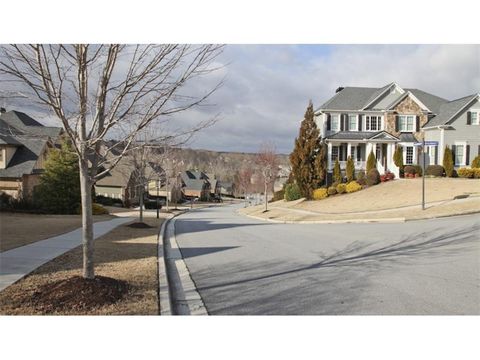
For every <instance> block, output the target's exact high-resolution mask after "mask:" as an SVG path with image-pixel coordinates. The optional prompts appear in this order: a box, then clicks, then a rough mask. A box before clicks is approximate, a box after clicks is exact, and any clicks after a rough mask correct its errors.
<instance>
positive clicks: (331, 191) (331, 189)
mask: <svg viewBox="0 0 480 360" xmlns="http://www.w3.org/2000/svg"><path fill="white" fill-rule="evenodd" d="M327 192H328V195H335V194H336V193H337V188H336V187H335V186H330V187H329V188H328V190H327Z"/></svg>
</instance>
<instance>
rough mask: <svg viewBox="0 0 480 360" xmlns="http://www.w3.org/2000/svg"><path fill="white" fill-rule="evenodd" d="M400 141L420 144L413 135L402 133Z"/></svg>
mask: <svg viewBox="0 0 480 360" xmlns="http://www.w3.org/2000/svg"><path fill="white" fill-rule="evenodd" d="M415 96H416V95H415ZM400 141H401V142H418V140H417V138H416V137H415V136H414V135H413V134H412V133H401V134H400Z"/></svg>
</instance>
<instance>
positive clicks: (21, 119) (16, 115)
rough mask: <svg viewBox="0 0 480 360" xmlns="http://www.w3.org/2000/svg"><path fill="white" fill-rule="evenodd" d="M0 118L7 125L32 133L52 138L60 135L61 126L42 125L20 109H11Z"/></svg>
mask: <svg viewBox="0 0 480 360" xmlns="http://www.w3.org/2000/svg"><path fill="white" fill-rule="evenodd" d="M0 119H1V120H3V121H4V122H5V123H7V124H8V125H9V126H12V127H15V128H16V129H18V130H21V131H23V132H25V133H29V134H32V135H42V136H50V137H51V138H52V139H53V140H56V138H57V137H58V136H59V135H60V133H61V131H62V128H60V127H53V126H43V125H42V124H40V123H39V122H38V121H37V120H35V119H33V118H31V117H30V116H28V115H27V114H25V113H23V112H21V111H15V110H11V111H8V112H6V113H3V114H1V115H0Z"/></svg>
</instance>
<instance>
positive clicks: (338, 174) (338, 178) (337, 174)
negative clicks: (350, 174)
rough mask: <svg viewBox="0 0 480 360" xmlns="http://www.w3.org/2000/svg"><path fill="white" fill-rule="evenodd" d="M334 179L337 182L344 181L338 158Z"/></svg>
mask: <svg viewBox="0 0 480 360" xmlns="http://www.w3.org/2000/svg"><path fill="white" fill-rule="evenodd" d="M333 181H334V182H336V183H341V182H342V171H341V170H340V163H339V162H338V159H336V160H335V166H334V167H333Z"/></svg>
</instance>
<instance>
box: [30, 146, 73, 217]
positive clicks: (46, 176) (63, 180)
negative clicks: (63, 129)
mask: <svg viewBox="0 0 480 360" xmlns="http://www.w3.org/2000/svg"><path fill="white" fill-rule="evenodd" d="M35 200H37V201H39V202H40V204H41V205H42V207H43V209H45V210H46V211H47V212H51V213H56V214H75V213H77V211H78V207H79V205H80V201H81V200H80V175H79V167H78V157H77V154H76V153H75V152H74V151H73V148H72V146H71V144H69V143H67V142H64V143H63V144H62V146H61V148H60V149H53V150H51V151H50V153H49V155H48V158H47V160H46V161H45V172H44V173H43V174H42V175H41V177H40V184H39V185H38V186H37V187H36V188H35Z"/></svg>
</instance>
